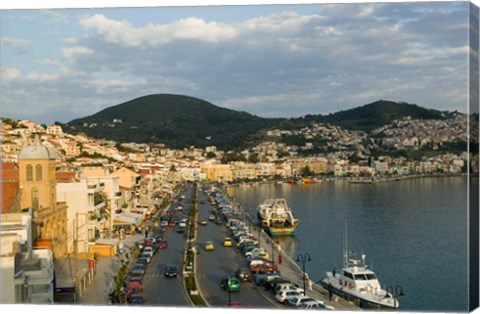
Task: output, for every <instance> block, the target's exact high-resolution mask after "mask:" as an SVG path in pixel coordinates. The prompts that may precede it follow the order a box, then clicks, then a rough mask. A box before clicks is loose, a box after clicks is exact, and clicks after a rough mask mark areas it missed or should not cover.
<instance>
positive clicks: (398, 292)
mask: <svg viewBox="0 0 480 314" xmlns="http://www.w3.org/2000/svg"><path fill="white" fill-rule="evenodd" d="M385 290H386V291H387V294H386V295H385V297H388V293H390V294H391V295H392V297H393V308H394V309H396V308H397V297H398V298H400V297H404V296H405V294H404V293H403V289H402V286H396V287H395V289H393V287H386V288H385Z"/></svg>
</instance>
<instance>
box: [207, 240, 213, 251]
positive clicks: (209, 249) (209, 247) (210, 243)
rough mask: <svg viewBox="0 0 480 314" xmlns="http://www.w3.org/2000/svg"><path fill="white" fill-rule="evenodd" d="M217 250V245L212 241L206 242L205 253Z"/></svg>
mask: <svg viewBox="0 0 480 314" xmlns="http://www.w3.org/2000/svg"><path fill="white" fill-rule="evenodd" d="M213 250H215V245H214V244H213V242H212V241H207V242H205V251H213Z"/></svg>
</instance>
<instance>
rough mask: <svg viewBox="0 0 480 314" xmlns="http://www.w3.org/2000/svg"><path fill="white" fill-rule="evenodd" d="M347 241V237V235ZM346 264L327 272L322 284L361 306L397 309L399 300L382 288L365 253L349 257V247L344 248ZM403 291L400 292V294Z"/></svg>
mask: <svg viewBox="0 0 480 314" xmlns="http://www.w3.org/2000/svg"><path fill="white" fill-rule="evenodd" d="M345 243H346V237H345ZM343 258H344V265H343V268H342V270H341V271H340V272H338V273H337V272H336V271H335V270H333V271H332V272H326V277H324V278H323V279H322V280H321V281H320V283H321V285H322V286H323V287H324V288H325V289H327V290H329V291H331V292H332V293H335V294H336V295H338V296H340V297H341V298H343V299H345V300H347V301H352V302H353V303H354V304H355V305H357V306H358V307H360V308H372V309H373V308H375V309H396V308H398V307H399V305H400V304H399V302H398V299H397V298H396V296H394V295H392V293H393V291H392V293H391V292H389V291H387V290H384V289H382V287H381V286H380V282H379V280H378V278H377V276H376V274H375V273H374V272H373V271H372V270H371V269H369V268H368V266H367V264H366V262H365V255H362V258H361V259H354V258H350V257H349V253H348V249H347V248H346V245H345V248H344V256H343ZM401 295H403V292H400V296H401Z"/></svg>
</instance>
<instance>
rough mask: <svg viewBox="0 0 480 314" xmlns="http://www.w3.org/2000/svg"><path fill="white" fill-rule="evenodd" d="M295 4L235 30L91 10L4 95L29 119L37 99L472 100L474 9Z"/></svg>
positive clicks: (96, 105)
mask: <svg viewBox="0 0 480 314" xmlns="http://www.w3.org/2000/svg"><path fill="white" fill-rule="evenodd" d="M295 8H296V7H295V6H291V7H289V8H288V9H289V11H285V12H282V11H279V12H278V13H275V14H270V15H264V16H256V17H252V18H248V19H244V20H235V21H234V22H230V23H228V22H226V21H225V20H222V21H219V20H214V19H207V18H205V17H198V16H189V15H188V14H185V15H184V16H183V17H181V18H178V19H176V20H173V21H171V22H169V23H166V22H165V23H158V22H155V21H153V20H146V21H145V22H144V24H138V19H137V20H136V21H137V23H134V22H133V21H134V19H132V20H130V19H129V18H127V17H126V18H112V17H107V15H104V14H100V13H99V14H93V15H84V16H81V17H80V18H79V19H78V20H77V21H78V25H77V26H78V27H79V29H78V30H76V31H80V34H81V35H78V34H76V33H72V32H65V33H62V34H63V35H62V36H61V37H60V38H59V40H58V42H59V43H60V44H61V45H63V46H62V47H58V48H57V50H56V51H57V55H47V57H45V55H42V58H41V59H39V60H34V61H35V64H36V65H38V68H32V69H29V70H24V68H23V67H18V66H15V65H9V64H6V67H5V70H4V69H2V78H7V79H8V82H9V83H8V84H9V89H8V91H6V92H5V93H4V94H3V95H2V96H3V99H4V100H6V101H8V103H9V104H12V106H13V104H14V103H15V104H17V106H18V104H23V103H30V104H31V107H29V110H31V111H32V112H34V111H36V110H38V109H35V106H34V104H35V103H36V104H38V106H40V105H41V104H44V103H51V104H57V105H58V106H59V108H64V109H65V114H64V115H63V116H61V117H60V118H61V119H59V118H57V119H58V121H63V122H67V121H70V120H71V119H74V118H78V117H80V116H84V115H90V114H93V113H95V112H96V111H99V110H101V109H104V108H105V107H108V106H113V105H116V104H119V103H121V102H125V101H127V100H130V99H133V98H135V97H139V96H142V95H146V94H153V93H175V94H186V95H190V96H194V97H199V98H202V99H205V100H207V101H210V102H212V103H214V104H217V105H220V106H224V107H228V108H232V109H235V110H243V111H247V112H250V113H254V114H257V115H259V116H268V117H280V116H282V117H289V116H290V117H292V116H295V117H296V116H300V115H304V114H307V113H322V114H324V113H329V112H335V111H338V110H342V109H348V108H352V107H355V106H360V105H364V104H366V103H369V102H373V101H375V100H378V99H389V100H394V101H407V102H411V103H416V104H419V105H423V106H426V107H432V108H439V109H442V108H444V109H448V108H452V107H459V106H460V104H462V103H465V102H466V99H467V93H466V92H467V88H466V81H467V76H466V75H467V73H468V72H467V70H468V63H467V56H468V48H467V46H466V45H467V43H468V42H467V39H468V38H467V37H466V35H465V34H467V33H468V32H467V31H468V25H467V24H465V13H466V12H467V11H465V8H468V6H467V5H463V6H462V5H450V4H441V3H440V4H403V3H398V4H352V5H350V4H341V5H340V4H339V5H334V4H331V5H320V6H312V7H311V8H312V9H311V10H310V11H309V12H310V13H299V12H301V11H297V12H296V11H295ZM427 9H428V10H427ZM185 12H187V11H185ZM303 12H306V11H303ZM132 14H135V11H132ZM117 16H119V14H118V15H117ZM446 20H448V21H449V23H444V21H446ZM59 30H63V29H62V28H59ZM10 38H12V36H10ZM3 40H4V39H3V38H2V41H3ZM8 40H10V42H11V44H13V41H12V40H11V39H7V41H8ZM20 43H21V42H18V44H20ZM25 44H26V43H25ZM33 44H34V43H31V44H30V45H27V46H26V47H31V46H33ZM34 46H35V47H36V48H37V47H39V46H37V43H35V45H34ZM20 69H21V70H22V72H23V73H27V74H25V75H23V76H22V73H20ZM2 84H4V83H2ZM14 91H15V92H14ZM21 91H28V93H27V92H26V93H24V94H22V93H21ZM432 91H434V92H432ZM29 93H31V94H34V95H35V96H34V97H33V96H29V97H27V96H25V95H27V94H29ZM52 95H55V97H54V99H52ZM26 99H27V100H28V101H26ZM46 100H48V101H46ZM26 112H28V110H27V111H26ZM58 112H59V111H58ZM46 114H47V112H45V116H46ZM49 122H51V121H49Z"/></svg>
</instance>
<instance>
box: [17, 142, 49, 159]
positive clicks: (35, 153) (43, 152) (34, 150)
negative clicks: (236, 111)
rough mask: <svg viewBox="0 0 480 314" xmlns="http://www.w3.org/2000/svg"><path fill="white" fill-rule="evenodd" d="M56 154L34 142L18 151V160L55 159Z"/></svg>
mask: <svg viewBox="0 0 480 314" xmlns="http://www.w3.org/2000/svg"><path fill="white" fill-rule="evenodd" d="M56 158H57V154H56V153H55V151H54V150H53V148H51V147H47V146H45V145H43V144H42V143H40V141H39V140H36V141H35V142H33V143H32V144H29V145H27V146H25V147H23V148H22V149H21V150H20V154H19V155H18V159H56Z"/></svg>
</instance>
